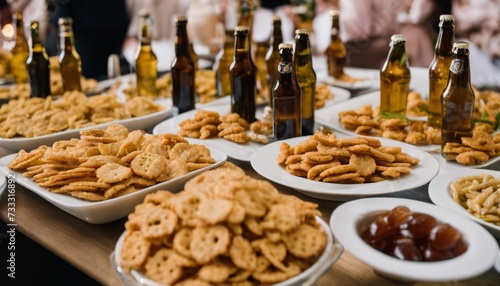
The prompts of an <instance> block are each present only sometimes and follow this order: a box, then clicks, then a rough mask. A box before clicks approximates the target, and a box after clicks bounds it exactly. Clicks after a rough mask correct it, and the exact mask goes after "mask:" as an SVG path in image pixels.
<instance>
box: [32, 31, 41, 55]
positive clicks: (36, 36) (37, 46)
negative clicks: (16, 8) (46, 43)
mask: <svg viewBox="0 0 500 286" xmlns="http://www.w3.org/2000/svg"><path fill="white" fill-rule="evenodd" d="M31 51H32V52H33V53H43V51H44V49H43V46H42V42H41V40H40V33H39V31H38V29H33V30H31Z"/></svg>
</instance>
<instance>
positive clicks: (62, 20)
mask: <svg viewBox="0 0 500 286" xmlns="http://www.w3.org/2000/svg"><path fill="white" fill-rule="evenodd" d="M57 23H58V24H59V26H64V25H72V24H73V19H72V18H71V17H63V18H59V20H58V21H57Z"/></svg>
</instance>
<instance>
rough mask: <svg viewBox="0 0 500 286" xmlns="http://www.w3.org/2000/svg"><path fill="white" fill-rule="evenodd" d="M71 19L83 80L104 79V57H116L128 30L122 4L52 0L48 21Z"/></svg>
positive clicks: (107, 0) (117, 0)
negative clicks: (53, 4) (52, 10)
mask: <svg viewBox="0 0 500 286" xmlns="http://www.w3.org/2000/svg"><path fill="white" fill-rule="evenodd" d="M61 17H71V18H73V33H74V37H75V47H76V50H77V51H78V54H79V55H80V58H81V60H82V74H83V76H85V77H87V78H95V79H97V80H102V79H106V78H107V72H108V71H107V66H108V57H109V55H111V54H117V55H120V54H121V52H122V47H123V43H124V41H125V38H126V35H127V29H128V27H129V16H128V14H127V7H126V2H125V0H56V1H55V7H54V12H53V13H52V14H51V15H50V18H49V21H50V24H51V25H52V26H53V27H56V28H57V27H58V23H57V21H58V20H59V18H61Z"/></svg>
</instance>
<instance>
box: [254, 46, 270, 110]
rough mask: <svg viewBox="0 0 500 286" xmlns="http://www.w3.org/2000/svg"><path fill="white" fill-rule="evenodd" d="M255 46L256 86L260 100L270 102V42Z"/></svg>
mask: <svg viewBox="0 0 500 286" xmlns="http://www.w3.org/2000/svg"><path fill="white" fill-rule="evenodd" d="M255 46H256V48H255V66H256V67H257V74H256V82H255V85H256V88H257V95H258V96H259V98H262V99H263V100H264V101H266V100H269V83H268V82H267V62H266V53H267V51H268V50H269V42H268V41H262V42H256V43H255Z"/></svg>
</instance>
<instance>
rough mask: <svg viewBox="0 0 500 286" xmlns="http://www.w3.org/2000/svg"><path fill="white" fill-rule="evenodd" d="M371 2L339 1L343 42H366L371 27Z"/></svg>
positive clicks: (363, 0) (357, 0)
mask: <svg viewBox="0 0 500 286" xmlns="http://www.w3.org/2000/svg"><path fill="white" fill-rule="evenodd" d="M371 7H372V6H371V1H366V0H340V30H341V33H342V40H343V41H353V40H366V39H368V38H369V37H370V31H371V30H370V29H371V25H373V24H374V23H373V17H374V15H373V11H372V9H371Z"/></svg>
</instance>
